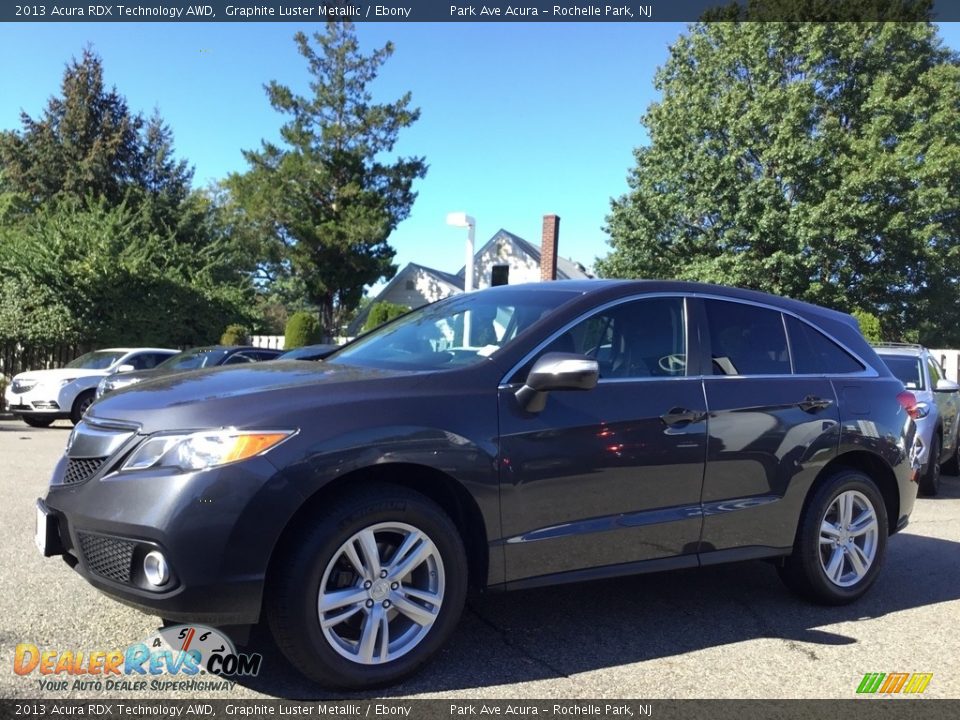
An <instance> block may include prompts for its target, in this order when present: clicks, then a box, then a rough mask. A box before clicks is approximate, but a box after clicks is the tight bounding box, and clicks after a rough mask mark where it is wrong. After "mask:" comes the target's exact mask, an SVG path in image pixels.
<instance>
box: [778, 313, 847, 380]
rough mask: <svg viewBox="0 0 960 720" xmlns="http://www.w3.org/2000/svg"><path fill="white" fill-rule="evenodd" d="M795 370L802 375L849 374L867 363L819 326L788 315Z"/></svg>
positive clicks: (788, 330)
mask: <svg viewBox="0 0 960 720" xmlns="http://www.w3.org/2000/svg"><path fill="white" fill-rule="evenodd" d="M787 332H788V333H789V335H790V352H791V353H792V355H793V368H794V372H795V373H797V374H799V375H849V374H851V373H858V372H861V371H863V369H864V367H863V365H861V364H860V363H859V362H858V361H857V360H856V359H855V358H854V357H853V356H851V355H850V353H848V352H847V351H846V350H844V349H843V348H842V347H840V346H839V345H837V344H836V343H835V342H834V341H833V340H831V339H830V338H828V337H827V336H826V335H824V334H823V333H821V332H820V331H819V330H817V329H815V328H814V327H812V326H810V325H808V324H807V323H805V322H803V321H802V320H798V319H797V318H795V317H792V316H790V315H788V316H787Z"/></svg>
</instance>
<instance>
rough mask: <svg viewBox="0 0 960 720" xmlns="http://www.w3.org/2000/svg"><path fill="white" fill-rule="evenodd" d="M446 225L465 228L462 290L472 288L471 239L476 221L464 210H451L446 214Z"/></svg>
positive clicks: (467, 290)
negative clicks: (465, 256) (464, 260)
mask: <svg viewBox="0 0 960 720" xmlns="http://www.w3.org/2000/svg"><path fill="white" fill-rule="evenodd" d="M447 225H452V226H453V227H465V228H467V263H466V267H465V268H464V271H463V274H464V278H463V291H464V292H470V291H471V290H473V239H474V233H475V232H476V229H477V221H476V220H474V219H473V218H472V217H470V216H469V215H467V214H466V213H465V212H452V213H449V214H448V215H447Z"/></svg>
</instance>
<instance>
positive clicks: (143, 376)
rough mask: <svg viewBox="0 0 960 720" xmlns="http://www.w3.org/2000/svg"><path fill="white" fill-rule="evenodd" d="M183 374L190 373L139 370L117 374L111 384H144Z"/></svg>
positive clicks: (111, 379)
mask: <svg viewBox="0 0 960 720" xmlns="http://www.w3.org/2000/svg"><path fill="white" fill-rule="evenodd" d="M182 372H189V370H157V369H153V370H137V371H135V372H125V373H116V374H114V375H112V376H111V377H110V382H111V383H116V384H118V385H122V384H125V383H127V382H142V381H143V380H152V379H153V378H158V377H163V376H164V375H172V374H174V373H182Z"/></svg>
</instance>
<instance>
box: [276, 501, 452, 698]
mask: <svg viewBox="0 0 960 720" xmlns="http://www.w3.org/2000/svg"><path fill="white" fill-rule="evenodd" d="M390 524H402V525H404V526H408V527H412V528H414V529H416V530H418V531H419V532H420V533H422V534H423V535H425V536H426V537H427V538H428V539H429V540H430V541H431V542H432V543H433V546H434V548H435V550H436V551H437V556H438V557H439V560H440V563H439V564H438V565H435V566H428V565H427V562H425V561H424V562H422V564H417V565H416V566H415V567H414V572H416V573H424V572H426V573H428V575H427V577H437V576H438V575H439V577H441V578H442V579H443V583H444V585H443V597H442V600H441V602H440V603H438V605H439V608H438V610H437V611H436V617H435V619H434V620H433V622H432V624H430V625H429V629H426V630H425V634H423V635H422V636H421V637H420V639H419V640H418V641H417V642H416V643H414V644H412V646H411V648H410V649H408V650H406V651H405V654H401V655H399V656H398V657H397V658H396V659H392V660H387V661H386V662H379V663H371V664H364V663H363V662H361V661H360V660H359V659H356V660H351V659H349V658H348V657H346V656H345V655H343V654H341V652H342V650H341V651H338V650H337V649H335V647H334V643H335V641H334V640H328V638H327V637H326V636H325V635H324V632H325V631H324V630H322V629H321V626H320V615H319V613H318V601H319V598H320V590H321V584H322V582H323V580H324V575H325V573H326V572H327V569H328V566H329V567H330V568H331V571H332V574H331V575H330V576H329V578H328V580H327V584H328V589H329V585H330V583H332V582H333V579H334V578H338V580H339V579H340V578H343V580H342V582H338V583H337V584H336V585H335V586H334V589H340V588H343V589H348V588H349V589H351V590H355V591H359V592H365V590H361V588H362V587H363V588H365V587H366V583H365V582H364V579H363V576H362V575H360V574H359V573H357V572H356V571H354V570H352V569H351V568H352V566H351V565H338V564H336V563H338V562H343V558H344V557H345V556H344V555H343V552H342V551H343V548H344V547H346V546H347V543H348V541H349V540H350V539H351V538H354V537H355V536H356V535H357V533H360V532H362V531H364V530H368V529H370V528H374V527H380V528H382V527H384V526H385V525H390ZM378 532H381V533H385V534H386V537H387V542H386V543H385V544H384V543H383V538H384V537H385V535H384V534H380V535H378V536H377V542H378V545H377V548H378V550H377V552H378V554H382V557H381V561H383V562H385V564H387V565H389V563H390V561H389V558H391V557H392V553H394V552H395V551H396V549H397V548H396V545H394V546H393V547H392V549H391V548H390V542H389V534H390V530H389V529H388V530H383V531H380V530H378ZM398 542H399V539H398ZM351 545H352V546H353V547H354V549H355V550H356V548H357V547H358V546H356V545H353V544H351ZM360 550H361V551H362V547H361V548H360ZM437 556H431V557H434V558H435V557H437ZM408 557H409V556H408ZM338 558H340V560H338ZM401 564H403V563H401ZM431 567H433V568H435V569H433V570H431ZM344 570H345V571H346V572H344ZM441 571H442V572H441ZM380 577H382V576H380ZM405 577H406V578H410V577H412V574H411V575H408V576H405ZM269 578H270V580H269V583H268V589H267V594H266V616H267V622H268V624H269V627H270V631H271V633H272V634H273V637H274V640H275V642H276V644H277V647H278V648H280V650H281V652H282V653H283V654H284V655H285V656H286V657H287V659H288V660H290V662H291V664H292V665H293V666H294V667H296V668H297V669H298V670H300V671H301V672H302V673H303V674H304V675H306V676H307V677H308V678H310V679H311V680H313V681H315V682H317V683H320V684H321V685H323V686H326V687H333V688H338V689H366V688H372V687H377V686H380V685H385V684H389V683H394V682H397V681H399V680H400V679H402V678H404V677H406V676H408V675H410V674H411V673H413V672H414V671H416V670H417V668H419V667H420V666H421V665H422V664H423V663H425V662H426V661H427V660H429V659H430V657H431V656H432V655H433V654H434V653H435V652H436V651H437V650H439V649H440V647H441V646H442V645H443V644H444V642H445V641H446V640H447V638H448V637H449V635H450V634H451V632H452V631H453V629H454V628H455V627H456V625H457V622H458V621H459V619H460V613H461V612H462V610H463V604H464V599H465V597H466V591H467V559H466V553H465V551H464V547H463V541H462V540H461V538H460V535H459V533H458V532H457V528H456V526H454V524H453V522H452V521H451V520H450V518H449V517H448V516H447V515H446V514H445V513H444V512H443V510H442V509H441V508H440V507H439V506H438V505H436V503H434V502H433V501H431V500H430V499H428V498H426V497H425V496H423V495H421V494H419V493H416V492H413V491H412V490H408V489H406V488H402V487H397V486H393V485H382V484H377V485H370V486H367V487H366V488H364V489H362V490H360V491H358V492H356V493H353V494H350V495H347V496H344V497H342V498H340V499H339V500H338V501H335V502H334V503H333V504H332V505H331V506H330V507H329V509H327V510H326V511H325V512H324V513H323V515H322V516H320V517H315V518H311V519H310V522H309V523H304V524H302V525H301V526H300V527H298V528H297V529H296V530H294V531H293V534H292V535H291V537H290V538H288V539H287V540H286V541H285V542H284V547H283V548H282V549H281V551H280V556H279V558H278V559H277V560H276V561H275V563H274V565H273V566H272V567H271V569H270V574H269ZM378 584H380V583H378ZM391 587H394V586H391ZM401 589H402V588H401ZM376 591H377V585H374V586H373V587H372V588H371V589H370V591H369V592H370V593H371V594H374V593H376ZM377 597H378V599H377V600H376V601H373V600H371V599H367V600H364V601H363V602H364V603H366V605H365V607H366V608H370V609H369V610H367V609H363V607H360V604H359V603H354V606H355V607H360V609H359V610H357V609H354V611H353V612H354V613H355V616H354V617H355V618H358V619H357V620H344V621H343V624H342V625H334V626H332V629H331V628H328V630H327V632H332V633H339V632H349V631H350V627H349V624H350V623H354V624H356V625H357V626H359V627H358V628H357V629H356V630H355V632H356V633H357V635H358V637H357V649H358V650H359V647H360V644H361V640H362V637H363V635H362V630H363V628H365V627H366V625H367V623H370V624H371V625H374V624H375V623H374V622H371V620H370V619H369V618H374V617H376V615H374V612H375V611H376V612H379V611H380V608H379V607H374V606H375V605H380V603H381V599H380V598H382V597H383V596H382V595H380V596H377ZM389 597H390V598H396V596H395V595H394V594H393V592H391V594H390V595H389ZM408 599H409V598H408ZM389 604H390V603H388V602H386V601H385V600H384V602H383V604H382V607H384V608H386V607H387V606H388V605H389ZM388 612H390V610H383V613H388ZM392 612H393V620H388V621H387V623H388V628H390V623H395V622H399V623H400V624H401V625H403V624H405V623H406V624H408V625H407V627H408V628H413V630H414V631H415V633H414V634H416V632H419V631H417V630H416V628H415V627H414V625H413V624H409V623H412V621H410V620H409V619H407V616H406V615H403V614H401V613H399V612H397V608H396V607H393V609H392ZM377 627H380V626H377ZM417 627H423V628H426V625H421V626H417ZM342 628H346V630H345V631H342V630H341V629H342ZM402 630H403V628H402V627H401V633H399V634H400V636H401V639H402V636H403V633H402ZM380 632H382V631H381V630H375V631H374V640H373V643H374V644H377V643H379V641H380V640H382V637H383V636H382V635H381V634H378V633H380ZM390 632H393V630H392V629H391V630H390ZM375 652H380V653H382V648H378V650H376V651H375ZM381 657H382V655H381Z"/></svg>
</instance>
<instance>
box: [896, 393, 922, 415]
mask: <svg viewBox="0 0 960 720" xmlns="http://www.w3.org/2000/svg"><path fill="white" fill-rule="evenodd" d="M897 400H898V401H899V403H900V405H901V406H902V407H903V409H904V410H906V411H907V415H909V416H910V417H912V418H913V419H914V420H917V419H918V418H922V417H923V416H924V415H926V413H925V412H924V408H922V407H921V406H920V404H919V403H917V396H916V395H914V394H913V393H912V392H910V391H909V390H904V391H903V392H901V393H899V394H898V395H897Z"/></svg>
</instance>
